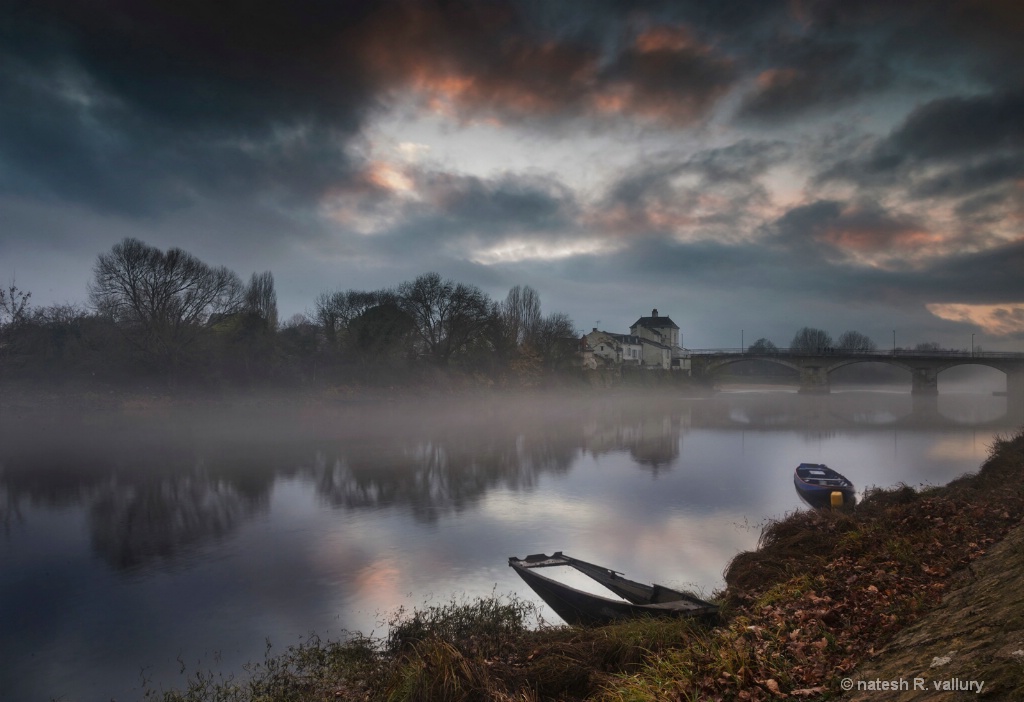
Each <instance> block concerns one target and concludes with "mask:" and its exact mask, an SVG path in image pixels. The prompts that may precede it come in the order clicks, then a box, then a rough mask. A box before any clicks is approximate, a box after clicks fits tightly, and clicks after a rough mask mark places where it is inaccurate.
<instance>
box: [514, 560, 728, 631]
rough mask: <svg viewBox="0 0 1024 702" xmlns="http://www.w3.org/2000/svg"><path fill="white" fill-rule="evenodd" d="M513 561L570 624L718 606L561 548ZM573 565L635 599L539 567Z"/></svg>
mask: <svg viewBox="0 0 1024 702" xmlns="http://www.w3.org/2000/svg"><path fill="white" fill-rule="evenodd" d="M509 565H510V566H511V567H512V568H513V569H514V570H515V571H516V573H517V574H518V575H519V577H521V578H522V579H523V581H524V582H525V583H526V584H527V585H529V586H530V589H532V590H533V591H534V592H535V593H537V595H538V596H539V597H540V598H541V599H542V600H544V602H545V603H546V604H547V605H548V606H549V607H551V609H552V610H553V611H554V612H555V614H557V615H558V616H559V617H561V618H562V619H563V620H565V622H566V623H568V624H573V625H578V626H602V625H606V624H613V623H615V622H619V621H624V620H629V619H637V618H642V617H696V618H714V617H716V616H717V614H718V607H717V606H716V605H713V604H711V603H710V602H705V601H704V600H701V599H699V598H697V597H694V596H693V595H690V594H688V593H683V592H679V591H678V590H673V589H671V588H667V587H664V586H660V585H653V586H651V585H644V584H642V583H637V582H634V581H632V580H627V579H626V578H623V577H622V576H621V575H620V574H618V573H616V572H615V571H612V570H609V569H607V568H603V567H601V566H596V565H594V564H592V563H587V562H585V561H580V560H577V559H574V558H571V557H569V556H563V555H562V553H561V552H556V553H555V555H554V556H545V555H543V554H538V555H534V556H527V557H526V558H525V559H519V558H515V557H512V558H509ZM559 565H564V566H569V567H572V568H575V569H576V570H578V571H579V572H581V573H584V574H585V575H587V576H589V577H591V578H592V579H593V580H595V581H596V582H599V583H600V584H602V585H604V586H605V587H607V588H609V589H610V590H612V591H613V592H615V594H617V595H619V596H621V597H623V598H626V599H627V600H629V601H623V600H614V599H611V598H608V597H602V596H600V595H595V594H592V593H589V592H584V591H582V590H578V589H576V588H573V587H570V586H568V585H565V584H563V583H560V582H558V581H557V580H554V579H552V578H549V577H547V576H545V575H541V574H540V573H538V572H536V570H535V569H537V568H545V567H549V566H559Z"/></svg>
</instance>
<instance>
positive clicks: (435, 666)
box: [149, 433, 1024, 702]
mask: <svg viewBox="0 0 1024 702" xmlns="http://www.w3.org/2000/svg"><path fill="white" fill-rule="evenodd" d="M1022 474H1024V433H1018V434H1017V435H1016V436H1014V437H1012V438H1008V439H1004V440H999V441H997V442H996V444H995V445H994V446H993V449H992V452H991V456H990V458H989V459H988V460H987V461H986V462H985V463H984V465H983V466H982V468H981V470H980V471H979V472H978V473H977V474H974V475H971V476H967V477H964V478H960V479H958V480H955V481H953V482H952V483H950V484H949V485H947V486H944V487H941V488H930V489H926V490H924V491H921V492H918V491H915V490H913V489H911V488H908V487H898V488H895V489H890V490H884V491H874V492H872V493H870V494H869V495H867V497H866V499H865V500H863V501H862V502H861V504H860V505H858V507H857V508H856V510H854V511H852V512H837V513H832V512H811V511H801V512H798V513H795V514H793V515H791V516H789V517H788V518H786V519H784V520H782V521H779V522H775V523H773V524H770V525H769V526H768V527H767V528H766V529H765V531H764V533H763V535H762V539H761V543H760V547H759V549H758V550H757V551H755V552H751V553H744V554H740V555H738V556H737V557H736V558H735V559H734V561H733V562H732V563H731V564H730V566H729V568H728V571H727V573H726V583H727V588H726V590H725V591H724V592H722V593H717V594H716V595H715V596H714V597H715V599H717V601H719V602H720V604H721V605H722V610H723V620H722V622H721V623H720V624H719V625H718V626H716V627H713V628H702V627H699V626H697V625H692V624H688V623H685V622H684V623H680V622H674V621H641V622H632V623H629V624H624V625H620V626H612V627H605V628H600V629H571V628H567V627H551V626H541V627H539V628H538V627H535V626H532V624H533V623H534V622H532V621H531V619H532V617H533V616H534V612H533V609H532V607H531V606H530V605H529V603H524V602H521V601H515V600H511V601H509V600H506V599H504V598H490V599H484V600H479V601H474V602H468V603H452V604H451V605H446V606H442V607H434V608H430V609H427V610H424V611H420V612H415V613H413V614H411V615H407V614H403V613H400V614H399V615H396V619H395V620H394V621H393V622H392V624H393V626H392V627H391V630H390V631H391V634H390V635H389V637H388V639H387V640H385V641H370V640H367V639H365V638H361V637H357V638H355V639H352V640H349V641H337V642H323V641H317V640H313V641H309V642H307V643H305V644H303V645H302V646H299V647H295V648H292V649H290V650H288V651H287V652H286V653H284V654H283V655H280V656H276V657H273V658H270V659H268V660H266V661H264V662H263V663H261V664H258V665H255V666H253V667H252V669H251V670H250V671H249V672H250V674H251V677H250V678H248V679H246V680H244V681H239V680H234V681H231V680H224V679H221V678H219V677H218V676H216V675H205V674H202V673H200V674H190V677H189V680H191V682H190V683H189V687H188V689H185V690H179V691H169V692H160V693H159V694H158V693H157V692H156V691H150V692H151V694H150V695H149V697H150V698H156V699H162V700H164V701H165V702H171V701H180V700H190V701H191V700H214V699H216V700H254V699H260V700H266V701H268V702H274V701H278V700H282V701H283V700H299V699H302V700H327V699H331V700H366V699H370V700H376V699H389V700H475V699H495V700H546V699H561V700H585V699H586V700H602V701H625V700H649V699H665V700H674V699H684V700H685V699H701V700H705V699H708V700H713V699H723V700H770V699H783V698H793V699H837V698H838V697H839V696H840V695H841V694H842V686H843V680H844V679H850V680H851V681H854V682H855V683H856V681H868V680H875V679H878V680H883V679H884V680H891V679H896V678H908V679H912V678H914V677H921V678H923V679H926V680H928V681H940V682H941V681H944V680H945V681H949V680H952V679H956V678H959V679H965V678H964V676H966V675H972V676H980V677H977V678H971V679H972V680H975V679H976V680H977V681H979V682H980V681H984V682H985V686H984V690H983V693H984V694H985V695H986V696H987V698H988V699H1007V700H1009V699H1020V698H1022V697H1024V665H1022V664H1021V663H1020V661H1019V660H1018V659H1017V656H1016V654H1017V652H1019V651H1020V650H1021V649H1024V642H1022V641H1020V639H1019V632H1020V630H1021V628H1022V627H1021V626H1020V616H1021V615H1020V612H1021V608H1020V606H1019V605H1020V599H1019V598H1020V595H1019V593H1018V589H1019V588H1016V587H1007V586H1005V585H1004V584H1003V583H1004V582H1005V581H1007V580H1011V581H1012V579H1013V578H1014V577H1015V575H1016V574H1018V573H1019V572H1020V569H1019V566H1020V562H1019V561H1020V559H1021V558H1022V556H1021V548H1020V546H1019V544H1020V543H1021V541H1022V539H1024V534H1022V531H1021V530H1022V528H1024V527H1021V515H1022V514H1024V488H1022V485H1021V476H1022ZM1015 544H1017V545H1016V546H1015ZM944 598H945V599H944ZM967 603H970V604H969V605H968V604H967ZM908 637H909V638H908ZM932 647H934V648H932ZM953 650H956V651H957V653H955V654H951V655H950V652H951V651H953ZM934 651H937V652H938V653H935V655H932V653H933V652H934ZM947 655H949V656H950V660H951V662H950V663H949V667H943V665H942V664H939V665H937V666H936V668H934V669H933V668H931V665H932V663H933V659H939V660H941V659H942V658H943V657H945V656H947ZM929 656H930V658H929ZM958 666H959V667H958ZM961 672H963V674H962V675H961ZM883 676H889V677H883ZM854 692H855V693H856V692H858V690H854ZM860 692H862V693H863V694H865V695H867V696H864V697H861V698H859V699H872V698H873V697H871V693H874V694H877V691H876V690H870V691H864V690H861V691H860ZM955 694H958V693H955V692H952V691H951V692H950V693H949V695H955ZM961 694H964V693H961ZM876 698H877V699H888V698H889V697H887V696H885V695H884V694H883V696H881V697H876ZM935 698H936V697H935V691H934V690H932V691H931V692H930V693H929V696H928V699H935ZM922 699H923V698H922ZM947 699H955V696H948V697H947Z"/></svg>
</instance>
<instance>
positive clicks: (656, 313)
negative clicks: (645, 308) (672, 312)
mask: <svg viewBox="0 0 1024 702" xmlns="http://www.w3.org/2000/svg"><path fill="white" fill-rule="evenodd" d="M651 316H652V317H657V316H658V308H657V307H655V308H654V309H653V310H651Z"/></svg>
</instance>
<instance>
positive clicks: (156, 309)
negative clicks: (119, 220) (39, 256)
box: [89, 238, 242, 363]
mask: <svg viewBox="0 0 1024 702" xmlns="http://www.w3.org/2000/svg"><path fill="white" fill-rule="evenodd" d="M93 273H94V276H95V279H94V280H93V282H92V283H90V285H89V298H90V300H91V301H92V303H93V305H95V306H96V309H97V310H98V311H99V312H100V313H101V314H104V315H106V316H109V317H110V318H111V319H113V321H114V322H115V324H116V325H117V327H118V329H120V330H121V331H122V332H123V333H124V334H125V335H126V337H127V338H128V339H129V340H130V341H131V342H132V343H133V344H135V346H136V347H138V348H139V349H141V350H142V351H143V352H144V353H145V354H147V355H148V356H149V357H150V358H151V359H152V360H155V361H158V362H164V363H173V362H175V361H176V360H178V359H179V357H180V355H181V353H182V352H183V351H184V349H185V348H186V347H187V346H188V345H189V344H191V343H192V342H193V341H194V340H195V338H196V337H197V336H198V335H199V334H200V333H201V331H202V328H203V325H204V324H205V323H206V322H207V321H208V320H209V318H210V316H211V315H214V314H225V313H230V312H235V311H237V310H238V309H239V308H240V307H241V304H242V283H241V281H240V280H239V278H238V276H237V275H236V274H235V273H233V272H232V271H230V270H228V269H227V268H225V267H223V266H221V267H219V268H212V267H210V266H208V265H207V264H205V263H203V262H202V261H200V260H199V259H198V258H196V257H195V256H193V255H192V254H190V253H187V252H185V251H183V250H181V249H178V248H174V249H169V250H168V251H167V252H166V253H165V252H163V251H160V250H159V249H157V248H155V247H152V246H149V245H147V244H145V243H143V242H141V241H139V240H138V239H132V238H127V239H124V240H123V241H121V242H120V243H118V244H115V245H114V246H113V248H112V249H111V251H110V253H106V254H100V255H99V257H98V258H97V260H96V265H95V266H94V267H93Z"/></svg>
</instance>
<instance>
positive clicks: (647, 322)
mask: <svg viewBox="0 0 1024 702" xmlns="http://www.w3.org/2000/svg"><path fill="white" fill-rule="evenodd" d="M634 327H647V328H648V329H665V328H666V327H668V328H671V329H678V328H679V325H678V324H676V323H675V322H673V321H672V318H671V317H660V316H659V317H641V318H640V319H638V320H636V321H635V322H633V325H632V326H631V327H630V329H633V328H634Z"/></svg>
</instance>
